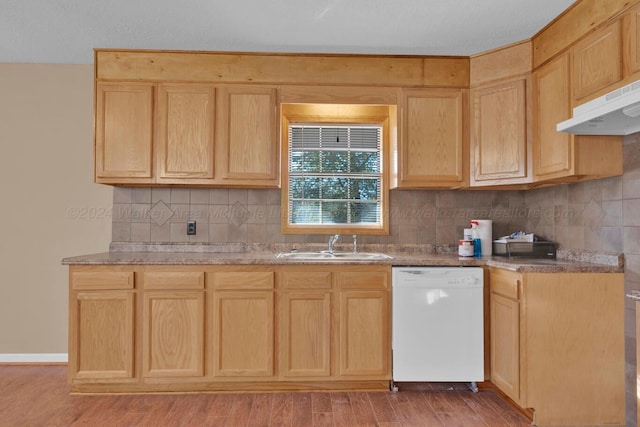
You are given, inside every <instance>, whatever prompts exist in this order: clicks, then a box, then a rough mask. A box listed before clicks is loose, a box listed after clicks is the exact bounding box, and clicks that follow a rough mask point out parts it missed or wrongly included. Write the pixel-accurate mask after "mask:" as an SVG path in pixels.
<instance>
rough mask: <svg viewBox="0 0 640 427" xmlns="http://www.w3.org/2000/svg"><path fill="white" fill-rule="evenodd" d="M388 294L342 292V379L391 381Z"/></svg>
mask: <svg viewBox="0 0 640 427" xmlns="http://www.w3.org/2000/svg"><path fill="white" fill-rule="evenodd" d="M388 298H389V297H388V292H386V291H342V292H340V338H339V349H340V351H339V354H340V366H339V369H340V371H339V372H340V375H341V376H371V377H377V378H380V379H389V378H390V377H391V373H390V371H391V370H390V364H389V353H390V349H391V343H390V340H389V324H390V319H389V303H388Z"/></svg>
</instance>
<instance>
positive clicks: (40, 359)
mask: <svg viewBox="0 0 640 427" xmlns="http://www.w3.org/2000/svg"><path fill="white" fill-rule="evenodd" d="M68 361H69V356H68V354H67V353H25V354H20V353H14V354H0V363H67V362H68Z"/></svg>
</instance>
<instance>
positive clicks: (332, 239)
mask: <svg viewBox="0 0 640 427" xmlns="http://www.w3.org/2000/svg"><path fill="white" fill-rule="evenodd" d="M339 238H340V235H339V234H334V235H333V236H331V237H329V249H328V252H329V253H330V254H332V253H333V245H335V244H336V242H337V241H338V239H339Z"/></svg>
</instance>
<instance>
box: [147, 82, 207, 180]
mask: <svg viewBox="0 0 640 427" xmlns="http://www.w3.org/2000/svg"><path fill="white" fill-rule="evenodd" d="M214 113H215V88H214V87H213V86H210V85H188V84H181V85H178V84H174V85H169V84H161V85H159V86H158V104H157V120H156V124H157V147H158V150H157V162H158V173H157V176H158V181H159V182H165V181H166V182H169V181H171V182H177V183H179V182H180V180H184V179H190V180H191V179H194V178H213V149H214V148H213V147H214V123H215V114H214Z"/></svg>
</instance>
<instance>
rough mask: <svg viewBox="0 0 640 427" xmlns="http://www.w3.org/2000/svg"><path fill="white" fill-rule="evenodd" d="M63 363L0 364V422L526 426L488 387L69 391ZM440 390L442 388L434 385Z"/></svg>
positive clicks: (17, 423)
mask: <svg viewBox="0 0 640 427" xmlns="http://www.w3.org/2000/svg"><path fill="white" fill-rule="evenodd" d="M66 376H67V368H66V366H33V365H29V366H15V365H4V366H0V426H1V427H5V426H7V427H13V426H16V427H17V426H20V427H23V426H34V427H36V426H92V427H93V426H154V427H156V426H163V427H164V426H167V427H169V426H231V427H235V426H291V427H302V426H381V427H382V426H387V427H390V426H394V427H405V426H421V427H426V426H443V427H453V426H474V427H475V426H488V427H500V426H527V425H530V422H529V421H528V420H527V419H526V418H525V417H524V416H523V415H521V414H520V413H519V412H517V411H516V410H514V409H513V408H512V407H511V406H509V405H508V404H507V403H506V402H505V401H504V400H502V399H501V398H500V397H499V396H498V395H497V394H496V393H495V392H494V391H491V390H480V392H478V393H477V394H475V393H472V392H471V391H468V390H466V389H464V388H460V387H447V388H445V389H444V390H436V389H435V388H436V386H435V385H434V386H433V387H428V388H430V389H426V390H420V391H402V390H401V391H400V392H398V393H395V394H392V393H389V392H370V393H364V392H353V393H351V392H349V393H346V392H332V393H325V392H313V393H255V394H254V393H237V394H235V393H197V394H140V395H92V396H77V395H70V390H71V388H70V386H69V385H68V384H67V382H66ZM439 388H442V387H439Z"/></svg>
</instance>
